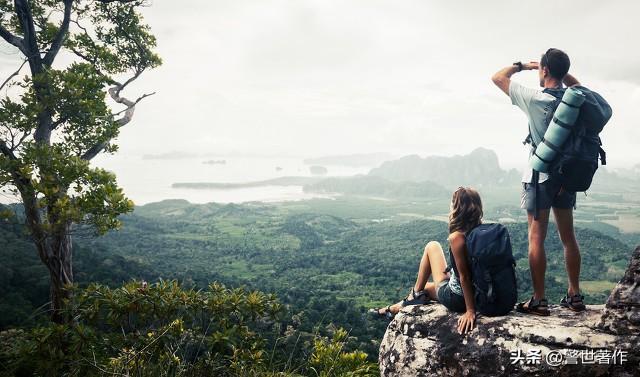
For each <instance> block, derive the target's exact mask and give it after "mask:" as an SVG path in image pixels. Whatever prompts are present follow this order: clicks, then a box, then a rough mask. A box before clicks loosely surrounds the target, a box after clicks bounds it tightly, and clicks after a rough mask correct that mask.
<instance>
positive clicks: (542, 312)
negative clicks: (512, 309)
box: [516, 297, 551, 316]
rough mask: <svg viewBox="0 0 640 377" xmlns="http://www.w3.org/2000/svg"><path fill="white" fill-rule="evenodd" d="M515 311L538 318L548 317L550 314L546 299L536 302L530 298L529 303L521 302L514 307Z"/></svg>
mask: <svg viewBox="0 0 640 377" xmlns="http://www.w3.org/2000/svg"><path fill="white" fill-rule="evenodd" d="M525 305H526V306H525ZM516 311H517V312H520V313H525V314H533V315H539V316H548V315H549V314H551V312H549V304H548V302H547V299H545V298H542V299H540V300H536V299H534V298H533V297H531V298H530V299H529V301H523V302H521V303H519V304H518V305H516Z"/></svg>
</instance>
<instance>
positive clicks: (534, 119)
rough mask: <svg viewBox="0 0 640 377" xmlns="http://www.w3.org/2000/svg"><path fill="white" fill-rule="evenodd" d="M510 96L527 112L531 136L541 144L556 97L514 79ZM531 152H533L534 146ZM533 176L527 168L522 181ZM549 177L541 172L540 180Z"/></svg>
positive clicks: (528, 179)
mask: <svg viewBox="0 0 640 377" xmlns="http://www.w3.org/2000/svg"><path fill="white" fill-rule="evenodd" d="M509 97H511V103H512V104H514V105H516V106H518V107H519V108H520V109H521V110H522V111H524V113H525V114H527V118H528V119H529V130H530V132H531V138H532V139H533V142H534V143H535V144H536V145H538V144H540V142H541V141H542V138H543V137H544V133H545V132H546V131H547V127H548V126H549V124H548V123H547V122H548V120H549V118H550V115H549V113H550V112H552V111H553V110H554V108H553V102H554V101H555V99H556V98H555V97H554V96H552V95H551V94H549V93H545V92H543V91H542V90H539V89H533V88H527V87H525V86H522V85H520V84H518V83H517V82H515V81H513V80H511V83H510V84H509ZM530 153H533V147H532V148H531V152H530ZM532 178H533V170H532V169H530V168H527V169H525V171H524V174H523V175H522V182H523V183H531V179H532ZM548 178H549V176H548V175H547V174H545V173H540V180H539V182H540V183H542V182H544V181H546V180H547V179H548Z"/></svg>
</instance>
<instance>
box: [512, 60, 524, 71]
mask: <svg viewBox="0 0 640 377" xmlns="http://www.w3.org/2000/svg"><path fill="white" fill-rule="evenodd" d="M513 65H515V66H517V67H518V72H520V71H522V62H515V63H513Z"/></svg>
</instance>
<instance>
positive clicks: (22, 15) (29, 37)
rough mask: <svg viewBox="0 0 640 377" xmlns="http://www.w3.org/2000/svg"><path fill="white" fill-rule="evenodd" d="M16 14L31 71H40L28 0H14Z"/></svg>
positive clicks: (36, 42) (38, 53) (38, 54)
mask: <svg viewBox="0 0 640 377" xmlns="http://www.w3.org/2000/svg"><path fill="white" fill-rule="evenodd" d="M14 4H15V7H16V15H17V16H18V21H19V23H20V27H21V28H22V34H23V36H24V39H23V41H22V45H23V47H24V50H25V51H23V52H25V56H27V57H28V58H29V62H30V66H31V70H32V73H34V74H35V73H40V72H41V71H42V67H41V63H42V61H41V58H40V49H39V48H38V41H37V39H36V28H35V26H34V23H33V15H32V14H31V7H30V6H29V1H28V0H15V2H14Z"/></svg>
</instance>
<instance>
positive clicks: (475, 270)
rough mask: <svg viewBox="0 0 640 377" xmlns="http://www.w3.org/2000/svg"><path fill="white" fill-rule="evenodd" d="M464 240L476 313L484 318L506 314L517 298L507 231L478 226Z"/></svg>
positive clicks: (501, 228) (513, 260) (499, 226)
mask: <svg viewBox="0 0 640 377" xmlns="http://www.w3.org/2000/svg"><path fill="white" fill-rule="evenodd" d="M465 238H466V245H467V251H468V254H469V265H470V267H471V278H472V280H473V287H474V298H475V304H476V309H477V310H478V311H479V312H480V313H481V314H483V315H486V316H498V315H505V314H507V313H509V312H510V311H511V309H513V306H514V305H515V303H516V300H517V298H518V285H517V282H516V271H515V265H516V262H515V259H514V258H513V253H512V249H511V240H510V238H509V232H508V231H507V228H505V227H504V226H503V225H501V224H480V225H478V226H477V227H475V228H474V229H473V230H471V231H469V232H467V234H466V237H465Z"/></svg>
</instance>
